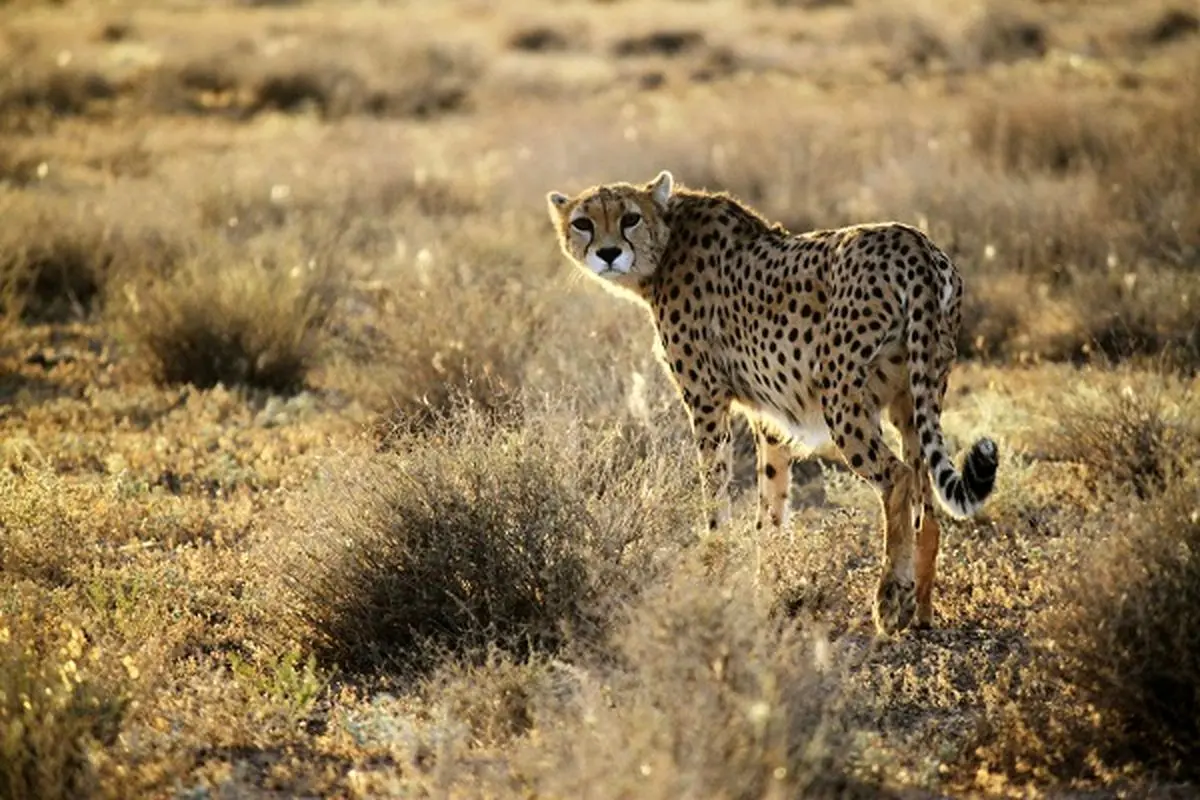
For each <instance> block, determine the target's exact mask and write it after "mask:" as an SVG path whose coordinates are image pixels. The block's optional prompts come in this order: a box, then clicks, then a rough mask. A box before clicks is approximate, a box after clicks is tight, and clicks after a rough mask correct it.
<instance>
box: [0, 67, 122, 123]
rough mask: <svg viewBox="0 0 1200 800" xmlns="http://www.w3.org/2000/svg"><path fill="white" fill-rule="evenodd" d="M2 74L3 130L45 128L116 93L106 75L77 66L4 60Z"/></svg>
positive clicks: (0, 106) (0, 110) (0, 119)
mask: <svg viewBox="0 0 1200 800" xmlns="http://www.w3.org/2000/svg"><path fill="white" fill-rule="evenodd" d="M0 75H3V76H4V77H3V78H2V79H0V130H10V131H22V132H31V131H35V130H42V129H44V128H45V126H46V125H48V124H50V123H52V122H53V121H54V120H55V119H56V118H61V117H69V116H79V115H82V114H86V113H89V112H91V111H93V110H95V109H96V108H97V104H98V103H99V102H101V101H108V100H112V99H113V98H115V97H116V96H117V87H116V86H115V85H113V84H112V83H111V82H110V81H109V80H108V79H107V78H106V77H104V75H102V74H100V73H98V72H94V71H90V70H81V69H76V68H75V67H56V66H54V65H52V64H50V65H29V64H18V65H14V64H5V65H3V66H2V67H0Z"/></svg>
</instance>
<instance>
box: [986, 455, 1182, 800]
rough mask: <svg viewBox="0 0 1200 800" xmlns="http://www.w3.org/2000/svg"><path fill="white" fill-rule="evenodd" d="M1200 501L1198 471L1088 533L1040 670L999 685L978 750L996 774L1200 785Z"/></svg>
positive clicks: (1044, 640)
mask: <svg viewBox="0 0 1200 800" xmlns="http://www.w3.org/2000/svg"><path fill="white" fill-rule="evenodd" d="M1118 435H1119V434H1118ZM1197 497H1200V475H1198V474H1197V473H1196V472H1195V470H1194V469H1190V471H1189V472H1188V473H1186V474H1185V475H1183V476H1180V477H1176V478H1174V479H1172V481H1171V482H1170V483H1169V484H1168V485H1167V486H1166V487H1165V489H1162V490H1161V492H1160V493H1158V494H1156V495H1154V496H1153V497H1151V498H1149V499H1147V500H1143V501H1138V500H1126V501H1123V502H1120V503H1118V504H1116V505H1113V506H1110V507H1108V509H1107V510H1106V512H1105V513H1104V514H1103V515H1102V516H1101V517H1100V518H1098V519H1097V520H1096V525H1095V527H1094V528H1092V529H1089V530H1088V531H1087V532H1086V533H1085V535H1087V536H1089V537H1092V538H1093V539H1094V540H1095V541H1094V544H1093V555H1092V556H1091V558H1090V559H1088V560H1087V563H1086V566H1085V567H1084V568H1083V569H1082V570H1079V571H1068V572H1065V573H1064V574H1063V575H1062V577H1061V581H1062V585H1061V591H1060V594H1059V596H1058V597H1057V598H1056V602H1055V603H1053V604H1051V605H1050V606H1049V607H1048V610H1047V611H1045V612H1043V613H1042V614H1041V615H1040V616H1039V617H1037V618H1036V619H1035V624H1034V631H1035V634H1036V636H1037V641H1038V642H1039V645H1038V652H1037V655H1036V657H1035V660H1034V661H1033V662H1032V663H1031V665H1030V666H1028V667H1027V668H1025V669H1023V670H1018V671H1017V672H1016V673H1015V679H1014V677H1010V678H1009V679H1008V680H1006V681H1002V682H1001V685H998V686H997V698H999V700H998V703H999V705H1000V708H998V709H994V710H993V712H992V713H991V714H990V715H989V717H990V719H989V721H988V722H987V723H986V724H985V726H984V730H983V737H984V744H983V746H982V747H981V748H980V750H979V754H980V755H981V756H982V757H983V760H984V762H985V763H987V764H988V765H989V768H990V769H998V770H1000V771H1002V772H1003V773H1007V774H1010V775H1014V776H1021V777H1022V778H1024V779H1034V780H1037V781H1038V782H1039V783H1041V784H1042V785H1045V784H1046V782H1049V781H1055V780H1061V781H1071V780H1077V779H1079V778H1084V777H1091V778H1097V777H1099V778H1103V779H1108V780H1111V779H1112V778H1113V777H1114V776H1115V775H1122V774H1123V775H1130V774H1132V775H1135V776H1136V775H1138V774H1142V775H1145V774H1146V773H1149V774H1150V775H1151V776H1153V775H1158V776H1159V777H1160V778H1163V777H1166V778H1170V779H1176V780H1183V781H1194V780H1196V779H1197V778H1198V777H1200V773H1198V772H1197V765H1196V760H1195V758H1194V755H1195V753H1196V749H1197V748H1198V747H1200V693H1198V692H1197V690H1196V687H1197V686H1200V612H1198V609H1200V559H1197V557H1196V553H1197V552H1200V508H1198V507H1197V501H1196V498H1197ZM981 773H982V771H981ZM1143 791H1144V790H1143Z"/></svg>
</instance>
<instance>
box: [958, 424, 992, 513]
mask: <svg viewBox="0 0 1200 800" xmlns="http://www.w3.org/2000/svg"><path fill="white" fill-rule="evenodd" d="M999 465H1000V451H999V449H998V448H997V447H996V443H995V442H993V441H992V440H991V439H989V438H987V437H986V436H985V437H984V438H982V439H980V440H979V441H977V442H975V444H973V445H971V449H970V450H969V451H968V452H967V457H966V458H964V459H963V469H962V477H963V483H965V484H966V489H967V491H968V492H970V493H971V495H972V496H973V497H974V498H975V499H976V500H983V499H984V498H985V497H987V496H988V495H989V494H991V492H992V487H994V486H995V485H996V468H997V467H998V466H999Z"/></svg>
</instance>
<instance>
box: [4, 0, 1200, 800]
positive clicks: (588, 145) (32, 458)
mask: <svg viewBox="0 0 1200 800" xmlns="http://www.w3.org/2000/svg"><path fill="white" fill-rule="evenodd" d="M1198 34H1200V19H1198V17H1197V12H1196V8H1195V7H1194V6H1193V5H1192V4H1189V3H1177V4H1174V5H1171V4H1163V3H1159V2H1157V0H1136V1H1135V2H1116V1H1115V0H1114V1H1113V2H1103V1H1101V0H1097V1H1096V2H1082V0H1078V1H1072V0H1045V1H1044V2H1036V3H1035V2H1022V0H994V1H993V2H951V0H914V2H909V3H904V4H896V3H887V2H883V1H882V0H790V1H785V0H774V2H771V1H770V0H758V1H757V2H756V1H755V0H691V1H690V2H685V1H684V0H654V1H653V2H652V1H651V0H625V1H624V2H587V1H586V0H575V1H573V2H568V1H566V0H564V1H563V2H549V0H531V2H526V3H504V4H501V3H489V2H483V1H482V0H473V1H471V0H442V1H440V2H437V3H420V2H404V0H394V1H393V2H386V1H385V0H380V2H356V1H351V2H318V0H311V1H310V2H303V0H297V1H293V2H287V1H286V0H285V1H283V2H279V1H276V2H265V1H260V2H249V1H248V0H247V1H246V2H189V1H187V0H176V1H173V2H156V3H149V2H147V3H137V2H133V1H132V0H115V1H114V2H95V3H86V2H82V0H76V1H75V2H70V1H69V0H68V2H43V3H38V2H8V3H0V64H2V65H3V67H2V69H0V311H2V314H0V615H2V616H0V797H5V798H8V797H12V798H57V797H69V798H80V797H113V798H127V797H181V798H208V797H213V798H217V797H220V798H233V797H310V796H312V797H316V796H320V797H525V798H533V797H538V798H551V797H553V798H560V797H561V798H568V797H570V798H574V797H587V798H609V797H611V798H634V797H637V798H654V797H661V798H678V797H689V798H708V797H713V798H759V797H770V798H782V797H835V796H836V797H842V796H848V797H878V796H885V797H886V796H895V797H904V798H908V797H913V798H923V797H947V796H951V797H958V796H964V797H967V796H969V797H985V796H1022V797H1023V796H1049V797H1071V798H1092V797H1117V796H1126V797H1150V796H1153V797H1193V796H1197V795H1200V787H1198V784H1197V781H1200V472H1198V471H1197V469H1198V468H1197V466H1196V464H1197V460H1196V459H1197V456H1200V399H1198V390H1200V379H1198V378H1197V366H1198V365H1200V196H1198V195H1200V102H1198V101H1200V94H1198V91H1200V90H1198V89H1197V86H1198V85H1200V84H1198V83H1197V80H1198V79H1200V35H1198ZM663 168H669V169H671V170H672V171H673V172H674V174H675V176H676V178H677V179H678V180H680V181H682V182H683V183H684V184H686V185H689V186H695V187H707V188H710V189H727V190H730V191H732V192H734V193H735V194H737V195H738V196H740V197H742V198H743V199H745V200H747V201H749V202H750V203H752V204H753V205H755V206H756V207H758V208H760V209H761V210H762V211H763V212H764V213H766V214H767V215H768V216H770V217H772V218H774V219H777V220H780V221H781V222H783V223H784V224H786V225H787V226H789V227H790V228H792V229H794V230H804V229H809V228H813V227H829V226H834V225H840V224H847V223H851V222H862V221H868V220H877V219H899V220H903V221H906V222H910V223H913V224H917V225H919V226H921V227H923V228H924V229H926V230H927V231H929V232H930V233H931V234H932V235H933V236H934V238H935V239H936V240H937V241H938V242H939V243H941V244H942V245H943V246H944V247H945V248H946V249H947V250H948V252H950V253H951V255H952V256H953V257H954V258H955V260H956V261H957V263H958V264H959V266H960V268H961V269H962V272H963V274H964V278H965V281H966V286H967V295H968V296H967V300H966V303H967V305H966V324H965V326H964V331H963V334H962V337H961V340H960V342H959V353H960V357H961V358H960V363H959V365H958V368H957V370H956V372H955V375H954V378H953V381H952V385H951V391H950V397H949V400H948V409H947V411H946V414H945V419H944V425H945V428H946V431H947V435H948V438H949V443H950V444H951V447H952V448H953V449H955V450H958V449H961V447H962V446H963V444H964V443H967V442H970V441H972V440H973V439H974V437H976V436H978V435H981V434H984V433H986V434H989V435H991V436H993V437H994V438H995V439H996V440H997V441H998V442H999V444H1000V446H1001V450H1002V456H1003V461H1002V465H1001V471H1000V476H999V480H998V487H997V490H996V492H995V495H994V496H993V498H992V499H991V500H990V501H989V504H988V505H987V507H986V509H985V511H984V512H983V513H982V514H981V515H980V517H979V518H978V519H975V520H972V521H970V522H965V523H964V522H946V523H945V526H944V531H943V537H942V539H943V543H942V557H941V561H940V573H939V584H938V588H937V594H936V597H935V604H936V613H937V627H936V629H935V630H933V631H931V632H921V633H907V634H904V635H901V636H899V637H896V638H895V639H892V640H877V639H876V638H875V636H874V632H873V628H872V625H871V622H870V615H869V600H870V597H871V593H872V589H873V585H874V581H875V579H876V576H877V574H878V569H879V549H880V541H879V539H880V534H879V532H878V525H879V521H880V520H879V513H878V509H877V508H876V505H875V500H874V496H873V494H872V493H871V492H870V490H869V489H868V488H867V487H865V486H864V485H861V484H860V483H858V482H857V481H856V480H855V479H853V478H852V477H851V476H850V475H849V474H848V473H847V472H846V471H845V470H844V469H843V468H841V466H840V465H839V464H837V463H835V462H831V461H823V460H816V461H813V462H811V463H808V464H805V465H798V466H797V467H796V468H795V473H794V479H795V482H796V484H797V486H798V491H797V492H796V506H797V511H796V513H795V515H794V523H793V530H792V533H791V535H790V536H787V537H782V538H780V539H762V540H760V539H758V538H757V537H756V535H755V533H754V530H753V524H752V521H751V517H752V508H751V503H750V502H749V501H748V500H747V499H745V496H744V495H743V498H742V500H741V501H740V505H739V507H738V508H739V512H738V521H737V523H736V524H735V525H734V526H733V528H732V529H731V530H730V531H729V532H727V533H725V534H723V535H721V536H718V537H710V536H707V535H702V534H701V533H700V531H699V530H698V528H697V522H698V521H699V512H698V506H697V503H698V498H697V497H696V493H697V486H696V483H697V482H696V480H695V475H694V467H693V464H694V456H693V455H692V453H691V451H690V449H689V447H690V445H689V433H688V430H687V425H686V420H685V418H684V416H683V413H682V410H681V409H680V408H679V407H678V406H677V404H676V401H675V399H674V396H673V394H672V392H671V390H670V387H669V386H668V385H667V382H666V380H665V378H664V377H663V376H662V375H661V374H660V371H659V369H658V366H657V364H656V363H655V362H654V359H653V356H652V355H651V352H650V344H651V331H650V328H649V325H648V324H647V321H646V319H645V318H644V315H643V313H642V312H641V311H639V310H638V309H637V308H635V307H633V306H632V305H629V304H623V303H619V302H617V301H615V300H614V299H613V298H612V297H611V296H609V295H608V294H606V293H604V292H603V291H601V290H599V289H598V288H597V287H595V286H592V285H591V284H590V283H588V282H586V281H583V280H581V279H579V278H578V277H577V276H576V275H574V274H573V273H572V272H571V271H570V269H569V268H568V267H567V265H566V263H565V260H564V259H563V258H562V256H561V255H560V254H559V253H558V252H557V250H556V245H555V242H554V237H553V233H552V229H551V227H550V224H549V221H548V219H547V217H546V211H545V205H544V202H545V201H544V196H545V193H546V192H548V191H550V190H552V189H554V190H561V191H566V192H575V191H578V190H579V189H581V188H583V187H584V186H585V185H588V184H590V183H594V182H600V181H612V180H630V181H646V180H649V179H650V178H652V177H653V176H654V174H655V173H656V172H657V171H658V170H659V169H663ZM740 446H741V449H740V456H739V458H740V462H739V475H740V483H741V485H742V486H743V487H747V486H749V485H750V481H751V480H752V473H753V458H752V455H751V454H750V451H749V449H748V442H747V441H746V440H745V439H743V440H742V441H741V443H740Z"/></svg>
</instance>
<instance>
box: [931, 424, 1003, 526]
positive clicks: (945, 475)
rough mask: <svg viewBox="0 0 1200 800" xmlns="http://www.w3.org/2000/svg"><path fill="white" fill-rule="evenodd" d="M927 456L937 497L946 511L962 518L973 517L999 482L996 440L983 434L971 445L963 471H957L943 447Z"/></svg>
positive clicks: (964, 461) (964, 459)
mask: <svg viewBox="0 0 1200 800" xmlns="http://www.w3.org/2000/svg"><path fill="white" fill-rule="evenodd" d="M939 444H940V442H939ZM931 449H932V448H931ZM927 458H928V462H929V473H930V475H931V476H932V478H933V485H934V487H936V490H937V497H938V500H939V501H941V506H942V508H944V509H945V510H946V513H948V514H950V515H951V516H954V517H958V518H959V519H966V518H967V517H972V516H974V515H975V514H976V513H977V512H978V511H979V509H980V508H982V507H983V501H984V500H986V499H987V497H988V495H989V494H991V493H992V487H993V486H995V485H996V468H997V466H998V465H999V460H1000V459H999V452H998V451H997V449H996V443H995V442H993V441H992V440H991V439H989V438H987V437H984V438H982V439H979V440H978V441H976V442H975V444H973V445H971V449H970V450H968V451H967V455H966V457H965V458H963V465H962V471H961V472H956V471H955V469H954V467H953V465H952V464H951V463H950V458H949V457H948V456H947V455H946V452H945V450H944V449H941V448H939V449H937V450H933V452H932V453H930V454H929V455H928V456H927Z"/></svg>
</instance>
